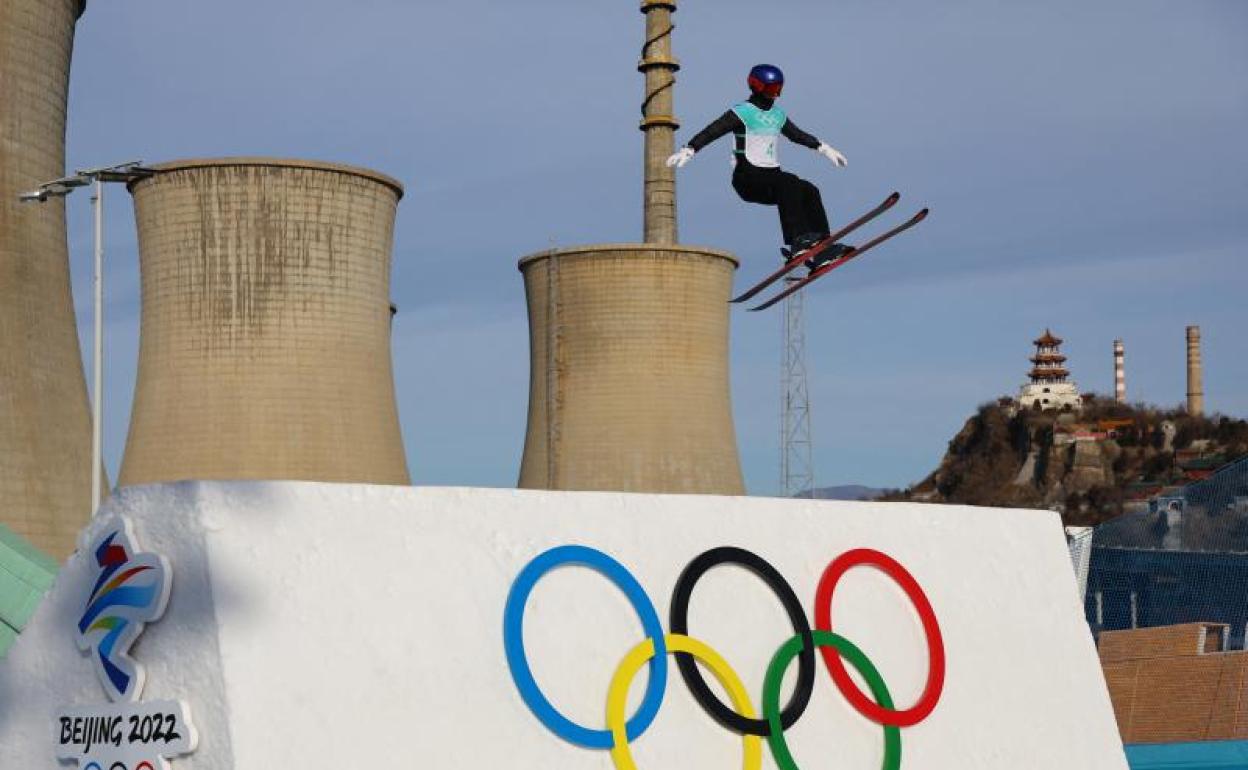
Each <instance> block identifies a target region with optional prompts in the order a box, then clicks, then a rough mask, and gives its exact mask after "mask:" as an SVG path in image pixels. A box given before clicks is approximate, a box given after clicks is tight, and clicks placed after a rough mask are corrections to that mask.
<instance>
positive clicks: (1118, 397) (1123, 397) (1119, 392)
mask: <svg viewBox="0 0 1248 770" xmlns="http://www.w3.org/2000/svg"><path fill="white" fill-rule="evenodd" d="M1123 358H1124V352H1123V348H1122V340H1114V401H1116V402H1117V403H1119V404H1125V403H1127V370H1126V366H1125V363H1124V361H1123Z"/></svg>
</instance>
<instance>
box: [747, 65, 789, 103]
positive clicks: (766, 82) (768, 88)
mask: <svg viewBox="0 0 1248 770" xmlns="http://www.w3.org/2000/svg"><path fill="white" fill-rule="evenodd" d="M747 82H748V83H749V84H750V93H754V94H762V95H763V96H766V97H769V98H771V99H775V98H776V97H777V96H779V95H780V92H781V91H782V90H784V73H783V72H781V71H780V68H779V67H777V66H775V65H774V64H758V65H755V67H754V68H753V69H752V70H750V77H749V79H748V81H747Z"/></svg>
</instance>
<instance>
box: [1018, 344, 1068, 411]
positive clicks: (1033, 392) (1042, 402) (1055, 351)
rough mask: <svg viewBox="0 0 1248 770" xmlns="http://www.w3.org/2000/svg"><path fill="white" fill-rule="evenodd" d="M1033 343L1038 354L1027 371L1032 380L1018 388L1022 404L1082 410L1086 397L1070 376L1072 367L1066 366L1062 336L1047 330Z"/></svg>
mask: <svg viewBox="0 0 1248 770" xmlns="http://www.w3.org/2000/svg"><path fill="white" fill-rule="evenodd" d="M1032 344H1034V345H1035V346H1036V353H1035V355H1033V356H1032V357H1031V364H1032V366H1031V371H1030V372H1029V373H1028V376H1029V377H1030V378H1031V382H1029V383H1027V384H1025V385H1023V387H1022V388H1021V389H1020V390H1019V395H1018V402H1019V405H1020V406H1022V407H1023V408H1024V409H1027V408H1031V409H1037V410H1040V411H1047V410H1049V409H1057V410H1062V411H1068V410H1073V411H1078V410H1080V409H1082V408H1083V397H1082V396H1080V395H1079V388H1078V387H1077V386H1076V385H1075V383H1073V382H1071V381H1070V379H1069V378H1070V370H1068V369H1067V368H1066V356H1064V355H1062V350H1061V347H1062V340H1061V338H1060V337H1055V336H1054V335H1053V332H1051V331H1049V330H1048V329H1045V330H1044V335H1043V336H1041V337H1040V338H1039V339H1037V340H1033V341H1032Z"/></svg>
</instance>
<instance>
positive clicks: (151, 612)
mask: <svg viewBox="0 0 1248 770" xmlns="http://www.w3.org/2000/svg"><path fill="white" fill-rule="evenodd" d="M83 556H84V557H85V558H87V559H88V560H89V565H90V566H89V568H88V575H89V584H88V585H86V588H87V589H88V590H86V591H85V592H84V597H83V600H82V606H81V614H80V615H79V618H78V621H77V628H76V629H75V634H74V637H75V642H76V643H77V645H78V648H79V649H80V650H81V651H82V652H84V653H86V654H87V655H89V656H90V657H91V661H92V666H93V667H94V669H95V672H96V674H97V676H98V678H99V680H100V684H101V685H102V686H103V688H104V692H105V693H107V695H108V697H109V700H110V701H111V703H107V704H104V705H85V706H82V705H79V706H70V707H67V708H63V709H61V711H60V713H59V714H58V715H57V724H56V739H57V757H58V758H59V759H62V760H71V759H72V760H74V761H76V762H77V763H78V766H79V768H80V770H167V768H168V767H169V764H168V762H167V761H166V758H167V757H175V756H179V755H182V754H189V753H190V752H192V751H194V750H195V746H196V744H197V743H198V735H197V734H196V732H195V728H194V727H193V726H192V725H191V720H190V709H189V707H188V706H187V705H186V704H185V703H184V702H182V701H180V700H171V701H146V702H145V701H140V700H139V698H140V696H141V695H142V694H143V687H144V685H145V684H146V676H145V672H144V669H143V666H142V665H141V664H140V663H138V662H137V661H135V660H134V659H133V658H131V657H130V655H129V651H130V647H131V646H132V645H133V644H134V642H135V641H136V640H137V639H138V638H139V635H140V634H142V633H143V629H144V627H145V626H146V625H147V624H148V623H152V622H155V621H157V620H159V619H160V617H161V615H163V614H164V612H165V606H166V605H167V604H168V602H169V591H170V587H171V583H172V578H173V571H172V569H170V566H169V560H168V559H166V558H165V557H164V556H161V555H160V554H156V553H145V552H143V551H142V550H141V549H140V548H139V545H138V543H137V541H136V539H135V537H134V529H133V525H132V524H131V523H130V521H129V520H128V519H126V518H125V517H118V518H116V519H113V520H112V521H110V522H109V523H108V525H107V526H105V527H103V528H102V529H101V531H100V534H99V535H98V536H97V537H96V538H95V539H94V540H93V541H92V543H91V547H90V549H89V551H87V552H86V553H84V554H83Z"/></svg>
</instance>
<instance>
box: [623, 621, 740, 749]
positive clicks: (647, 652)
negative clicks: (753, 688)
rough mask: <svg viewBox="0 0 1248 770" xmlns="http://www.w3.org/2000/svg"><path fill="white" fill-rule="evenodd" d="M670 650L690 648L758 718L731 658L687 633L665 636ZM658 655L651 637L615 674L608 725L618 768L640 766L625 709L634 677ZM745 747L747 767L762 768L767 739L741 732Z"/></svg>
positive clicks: (736, 701)
mask: <svg viewBox="0 0 1248 770" xmlns="http://www.w3.org/2000/svg"><path fill="white" fill-rule="evenodd" d="M663 641H664V642H666V644H667V651H668V652H687V653H689V654H690V655H692V656H693V657H695V658H697V659H698V660H700V661H702V662H703V663H705V664H706V667H707V668H709V669H710V670H711V673H712V674H714V675H715V678H716V679H718V680H719V683H720V684H722V685H723V686H724V689H726V690H727V691H728V697H730V698H731V699H732V703H733V705H735V706H736V707H737V711H738V712H739V713H740V714H742V715H743V716H744V717H746V718H747V719H754V718H755V716H756V714H755V713H754V706H752V705H751V704H750V696H749V694H748V693H747V692H746V691H745V685H743V684H741V677H739V676H737V672H735V671H733V670H732V666H730V665H728V661H726V660H724V658H723V656H721V655H720V654H719V653H718V652H715V651H714V650H712V649H711V648H710V647H709V646H708V645H707V644H706V643H705V642H700V641H698V640H697V639H694V638H693V637H690V636H685V635H684V634H667V635H666V636H664V637H663ZM653 657H654V640H653V639H647V640H645V641H644V642H642V643H641V644H639V645H637V646H636V647H634V648H633V649H631V650H629V651H628V654H627V655H625V656H624V659H623V660H621V661H620V665H619V666H618V667H616V669H615V675H614V676H612V677H611V687H610V688H609V689H608V690H607V727H608V729H610V730H611V738H612V746H611V761H612V762H613V763H615V766H616V768H618V770H637V765H636V764H634V763H633V753H632V752H631V751H629V749H628V735H627V734H626V733H625V728H624V709H625V707H626V705H627V701H628V688H629V685H631V684H632V683H633V677H634V676H636V675H637V671H638V670H639V669H640V668H641V667H642V666H643V665H644V664H645V662H646V661H648V660H650V659H651V658H653ZM741 740H742V744H743V746H742V748H743V751H744V764H743V765H742V767H743V768H744V770H760V769H761V768H762V766H763V742H762V740H761V739H760V738H759V737H758V736H757V735H743V736H741Z"/></svg>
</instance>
